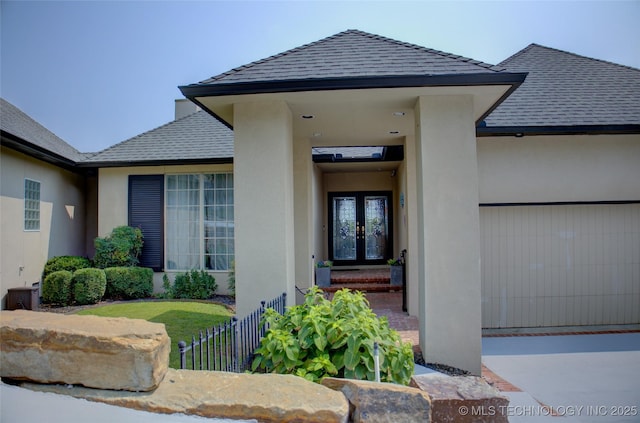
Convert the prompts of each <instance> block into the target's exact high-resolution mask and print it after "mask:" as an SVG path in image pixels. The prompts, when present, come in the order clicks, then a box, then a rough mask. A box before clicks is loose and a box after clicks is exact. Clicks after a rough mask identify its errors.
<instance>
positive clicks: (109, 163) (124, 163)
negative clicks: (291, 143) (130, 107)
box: [78, 157, 233, 168]
mask: <svg viewBox="0 0 640 423" xmlns="http://www.w3.org/2000/svg"><path fill="white" fill-rule="evenodd" d="M198 164H233V157H220V158H209V159H207V158H201V159H200V158H199V159H172V160H105V161H85V162H80V163H78V167H79V168H106V167H138V166H178V165H198Z"/></svg>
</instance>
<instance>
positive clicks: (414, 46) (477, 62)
mask: <svg viewBox="0 0 640 423" xmlns="http://www.w3.org/2000/svg"><path fill="white" fill-rule="evenodd" d="M349 34H356V35H360V36H362V37H367V38H371V39H377V40H380V41H384V42H389V43H393V44H396V45H399V46H403V47H407V48H411V49H414V50H420V51H424V52H426V53H430V54H436V55H439V56H442V57H446V58H449V59H454V60H459V61H461V62H467V63H471V64H474V65H477V66H480V67H483V68H486V69H489V70H493V71H502V70H504V68H501V67H499V66H496V65H492V64H490V63H485V62H482V61H480V60H475V59H472V58H469V57H465V56H461V55H457V54H453V53H447V52H444V51H442V50H436V49H432V48H428V47H424V46H421V45H418V44H413V43H408V42H405V41H400V40H395V39H393V38H389V37H384V36H382V35H378V34H372V33H369V32H366V31H361V30H359V29H347V30H345V31H342V32H339V33H337V34H333V35H330V36H328V37H325V38H322V39H320V40H317V41H313V42H311V43H307V44H303V45H301V46H298V47H294V48H292V49H289V50H286V51H283V52H281V53H278V54H274V55H272V56H269V57H266V58H264V59H260V60H255V61H253V62H251V63H248V64H246V65H242V66H238V67H235V68H233V69H231V70H228V71H226V72H223V73H221V74H218V75H216V76H212V77H210V78H208V79H205V80H203V81H200V82H199V83H200V84H206V83H211V82H213V81H218V80H221V79H224V78H225V77H226V76H229V75H233V74H235V73H237V72H239V71H242V70H246V69H249V68H252V67H254V66H257V65H260V64H263V63H267V62H270V61H272V60H276V59H278V58H281V57H284V56H287V55H290V54H293V53H296V52H298V51H301V50H303V49H306V48H309V47H311V46H315V45H318V44H321V43H325V42H327V41H329V40H333V39H337V38H339V37H343V36H345V35H349Z"/></svg>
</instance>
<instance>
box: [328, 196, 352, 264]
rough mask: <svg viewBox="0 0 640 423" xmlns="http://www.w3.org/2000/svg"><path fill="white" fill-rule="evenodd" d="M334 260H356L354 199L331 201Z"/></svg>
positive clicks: (338, 198) (342, 198)
mask: <svg viewBox="0 0 640 423" xmlns="http://www.w3.org/2000/svg"><path fill="white" fill-rule="evenodd" d="M332 235H333V236H332V238H333V257H334V260H355V259H356V198H355V197H334V199H333V234H332Z"/></svg>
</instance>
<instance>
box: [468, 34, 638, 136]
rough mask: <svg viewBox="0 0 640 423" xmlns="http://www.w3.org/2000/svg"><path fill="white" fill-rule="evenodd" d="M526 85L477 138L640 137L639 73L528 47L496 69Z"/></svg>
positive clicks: (493, 114)
mask: <svg viewBox="0 0 640 423" xmlns="http://www.w3.org/2000/svg"><path fill="white" fill-rule="evenodd" d="M499 66H504V67H505V68H506V69H507V70H508V71H511V72H522V71H527V72H529V75H528V76H527V79H526V81H525V82H524V83H523V84H521V85H520V87H518V88H517V89H516V90H515V91H514V92H513V93H512V94H511V96H509V97H508V98H507V99H506V100H505V101H504V102H503V103H501V104H500V105H499V106H498V107H497V108H496V109H495V110H494V111H493V112H491V113H490V114H489V116H487V117H486V118H485V122H486V127H483V128H478V133H479V135H500V134H513V133H523V134H552V133H598V132H600V133H638V132H640V70H639V69H635V68H632V67H628V66H622V65H618V64H614V63H610V62H606V61H602V60H598V59H592V58H589V57H584V56H579V55H577V54H573V53H568V52H565V51H561V50H557V49H553V48H549V47H544V46H541V45H538V44H531V45H529V46H528V47H526V48H525V49H523V50H521V51H519V52H518V53H516V54H514V55H513V56H511V57H509V58H508V59H506V60H504V61H503V62H502V63H500V65H499Z"/></svg>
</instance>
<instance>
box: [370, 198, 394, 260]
mask: <svg viewBox="0 0 640 423" xmlns="http://www.w3.org/2000/svg"><path fill="white" fill-rule="evenodd" d="M364 213H365V219H364V223H365V228H364V229H365V259H366V260H381V259H384V258H385V253H386V251H387V234H388V233H389V231H388V223H387V197H386V196H366V197H364Z"/></svg>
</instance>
